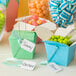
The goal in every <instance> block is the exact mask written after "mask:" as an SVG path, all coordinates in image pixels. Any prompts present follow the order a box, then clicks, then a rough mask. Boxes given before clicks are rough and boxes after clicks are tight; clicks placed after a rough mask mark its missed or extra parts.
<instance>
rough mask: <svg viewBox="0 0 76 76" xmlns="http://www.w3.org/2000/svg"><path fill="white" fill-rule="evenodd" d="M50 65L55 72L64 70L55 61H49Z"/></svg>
mask: <svg viewBox="0 0 76 76" xmlns="http://www.w3.org/2000/svg"><path fill="white" fill-rule="evenodd" d="M48 67H49V68H50V69H51V70H52V71H53V72H59V71H62V70H63V69H62V68H61V67H59V66H58V65H57V64H55V63H49V64H48Z"/></svg>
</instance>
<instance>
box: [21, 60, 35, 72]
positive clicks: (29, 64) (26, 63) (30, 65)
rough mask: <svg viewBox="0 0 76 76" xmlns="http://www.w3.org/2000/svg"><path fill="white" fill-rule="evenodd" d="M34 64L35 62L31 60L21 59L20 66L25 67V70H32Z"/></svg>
mask: <svg viewBox="0 0 76 76" xmlns="http://www.w3.org/2000/svg"><path fill="white" fill-rule="evenodd" d="M35 66H36V63H35V62H31V61H23V63H22V64H21V65H20V67H21V68H23V69H26V70H30V71H32V70H34V68H35Z"/></svg>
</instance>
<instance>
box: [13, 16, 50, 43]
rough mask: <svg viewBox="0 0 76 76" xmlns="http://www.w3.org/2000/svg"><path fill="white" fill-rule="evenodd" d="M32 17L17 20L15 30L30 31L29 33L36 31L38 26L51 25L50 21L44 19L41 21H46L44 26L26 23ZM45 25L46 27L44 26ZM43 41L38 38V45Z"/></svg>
mask: <svg viewBox="0 0 76 76" xmlns="http://www.w3.org/2000/svg"><path fill="white" fill-rule="evenodd" d="M31 17H32V15H30V16H24V17H20V18H17V19H16V21H17V23H16V24H15V25H14V29H15V30H28V31H35V28H36V27H38V26H45V25H46V26H47V24H46V23H49V22H50V21H49V20H47V19H44V18H40V17H39V19H40V20H44V21H46V23H43V24H40V25H37V26H35V25H32V24H29V22H28V23H27V22H25V20H27V18H31ZM44 24H45V25H44ZM41 41H42V40H41V38H40V37H37V43H40V42H41Z"/></svg>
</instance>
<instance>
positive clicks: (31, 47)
mask: <svg viewBox="0 0 76 76" xmlns="http://www.w3.org/2000/svg"><path fill="white" fill-rule="evenodd" d="M21 48H23V49H24V50H26V51H28V52H30V53H31V52H32V51H33V50H34V48H35V44H34V43H32V42H30V41H28V40H26V39H24V40H22V43H21Z"/></svg>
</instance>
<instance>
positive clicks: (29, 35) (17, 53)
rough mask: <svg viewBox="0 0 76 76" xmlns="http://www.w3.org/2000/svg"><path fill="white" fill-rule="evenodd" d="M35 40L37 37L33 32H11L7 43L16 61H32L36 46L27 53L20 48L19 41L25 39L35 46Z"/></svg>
mask: <svg viewBox="0 0 76 76" xmlns="http://www.w3.org/2000/svg"><path fill="white" fill-rule="evenodd" d="M36 38H37V35H36V33H35V32H31V31H16V30H14V31H12V34H11V36H10V37H9V43H10V46H11V50H12V55H13V57H14V58H17V59H33V57H34V54H35V48H36V46H35V48H34V49H33V51H32V52H29V51H27V50H25V49H23V48H21V46H20V43H19V40H20V39H22V40H23V39H26V40H28V41H30V42H32V43H34V44H35V45H36Z"/></svg>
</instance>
